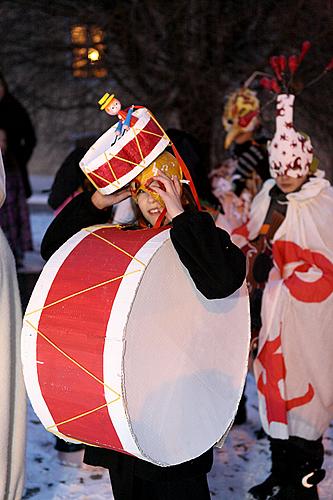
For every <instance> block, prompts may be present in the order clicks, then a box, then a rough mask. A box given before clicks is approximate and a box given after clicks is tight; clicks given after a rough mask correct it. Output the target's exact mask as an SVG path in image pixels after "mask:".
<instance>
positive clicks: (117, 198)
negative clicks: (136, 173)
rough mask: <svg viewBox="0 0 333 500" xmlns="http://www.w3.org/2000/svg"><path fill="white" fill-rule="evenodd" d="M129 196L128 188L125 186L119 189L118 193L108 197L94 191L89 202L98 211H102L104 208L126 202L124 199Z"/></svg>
mask: <svg viewBox="0 0 333 500" xmlns="http://www.w3.org/2000/svg"><path fill="white" fill-rule="evenodd" d="M130 196H131V191H130V187H129V186H128V185H127V186H125V187H124V188H123V189H120V190H119V191H116V192H115V193H112V194H108V195H104V194H101V193H100V192H99V191H95V193H94V194H93V195H92V197H91V201H92V203H93V205H95V207H96V208H98V209H99V210H103V209H104V208H109V207H112V206H113V205H116V204H117V203H120V202H121V201H123V200H126V198H129V197H130Z"/></svg>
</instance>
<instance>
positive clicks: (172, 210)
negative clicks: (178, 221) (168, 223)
mask: <svg viewBox="0 0 333 500" xmlns="http://www.w3.org/2000/svg"><path fill="white" fill-rule="evenodd" d="M154 180H156V181H158V182H160V183H161V184H163V186H164V187H165V191H164V190H163V189H162V188H160V187H157V186H156V185H154V186H151V189H152V190H153V191H155V192H156V193H157V194H158V195H159V196H160V197H161V198H162V200H163V201H164V203H165V208H166V210H167V215H168V218H169V219H170V220H172V219H173V218H174V217H176V216H177V215H179V214H181V213H183V212H184V209H183V205H182V202H181V186H180V182H179V179H178V177H177V176H176V175H173V176H172V177H171V178H170V177H168V176H167V175H165V174H164V173H163V172H162V171H161V170H158V175H155V176H154Z"/></svg>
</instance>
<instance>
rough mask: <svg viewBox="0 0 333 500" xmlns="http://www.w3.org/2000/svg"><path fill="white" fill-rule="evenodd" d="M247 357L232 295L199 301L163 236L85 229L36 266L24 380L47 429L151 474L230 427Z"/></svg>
mask: <svg viewBox="0 0 333 500" xmlns="http://www.w3.org/2000/svg"><path fill="white" fill-rule="evenodd" d="M248 347H249V306H248V297H247V290H246V287H245V285H243V286H242V287H241V288H240V289H239V290H238V291H237V292H235V293H234V294H233V295H231V296H230V297H227V298H224V299H219V300H208V299H206V298H205V297H204V296H203V295H202V294H201V293H200V292H199V291H198V290H197V289H196V287H195V285H194V283H193V281H192V279H191V277H190V275H189V273H188V271H187V269H186V268H185V267H184V266H183V265H182V263H181V262H180V260H179V258H178V255H177V253H176V251H175V249H174V247H173V245H172V243H171V240H170V236H169V229H167V228H160V229H143V230H134V231H133V230H124V229H117V228H114V227H110V226H93V227H90V228H87V229H84V230H82V231H80V232H79V233H77V234H76V235H74V236H73V237H72V238H71V239H70V240H68V241H67V242H66V243H65V244H64V245H63V246H62V247H61V248H60V249H59V250H58V251H57V252H56V253H55V254H54V255H53V256H52V257H51V259H50V260H49V261H48V263H47V264H46V265H45V267H44V269H43V271H42V273H41V276H40V278H39V280H38V282H37V284H36V287H35V289H34V291H33V293H32V296H31V299H30V302H29V304H28V307H27V311H26V314H25V318H24V326H23V336H22V360H23V371H24V377H25V383H26V387H27V391H28V394H29V397H30V400H31V402H32V405H33V408H34V410H35V412H36V414H37V415H38V417H39V418H40V420H41V421H42V423H43V425H44V426H45V428H46V429H47V430H49V431H50V432H53V433H54V434H56V435H57V436H60V437H62V438H64V439H66V440H67V441H71V442H83V443H88V444H91V445H94V446H99V447H103V448H109V449H113V450H117V451H119V452H124V453H127V454H131V455H134V456H136V457H139V458H140V459H143V460H146V461H148V462H151V463H153V464H157V465H160V466H169V465H175V464H179V463H182V462H184V461H188V460H191V459H193V458H195V457H197V456H199V455H201V454H202V453H203V452H205V451H206V450H207V449H209V448H210V447H211V446H213V445H214V444H215V443H216V442H217V441H218V440H219V439H220V438H221V436H222V435H224V434H225V433H226V432H227V430H228V429H229V428H230V426H231V423H232V421H233V419H234V417H235V414H236V410H237V406H238V403H239V400H240V397H241V394H242V390H243V386H244V381H245V376H246V371H247V357H248Z"/></svg>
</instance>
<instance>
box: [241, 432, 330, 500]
mask: <svg viewBox="0 0 333 500" xmlns="http://www.w3.org/2000/svg"><path fill="white" fill-rule="evenodd" d="M270 447H271V454H272V472H271V475H270V476H269V477H268V478H267V479H266V480H265V481H264V482H263V483H261V484H258V485H257V486H254V487H253V488H251V489H250V490H249V496H248V498H249V499H257V500H268V499H274V500H318V499H319V497H318V491H317V484H318V483H319V482H320V481H322V480H323V479H324V477H325V471H324V470H323V469H321V466H322V464H323V460H324V448H323V445H322V440H321V438H320V439H318V440H317V441H309V440H306V439H302V438H298V437H294V436H292V437H290V438H289V439H288V440H281V439H272V438H271V439H270Z"/></svg>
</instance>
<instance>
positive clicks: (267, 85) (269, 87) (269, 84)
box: [259, 77, 272, 90]
mask: <svg viewBox="0 0 333 500" xmlns="http://www.w3.org/2000/svg"><path fill="white" fill-rule="evenodd" d="M259 83H260V85H261V86H262V87H263V88H264V89H267V90H272V80H270V79H269V78H266V77H263V78H260V81H259Z"/></svg>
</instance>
